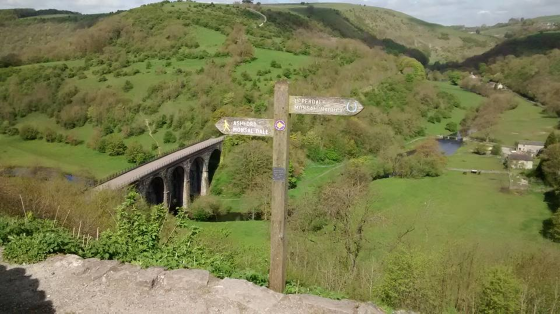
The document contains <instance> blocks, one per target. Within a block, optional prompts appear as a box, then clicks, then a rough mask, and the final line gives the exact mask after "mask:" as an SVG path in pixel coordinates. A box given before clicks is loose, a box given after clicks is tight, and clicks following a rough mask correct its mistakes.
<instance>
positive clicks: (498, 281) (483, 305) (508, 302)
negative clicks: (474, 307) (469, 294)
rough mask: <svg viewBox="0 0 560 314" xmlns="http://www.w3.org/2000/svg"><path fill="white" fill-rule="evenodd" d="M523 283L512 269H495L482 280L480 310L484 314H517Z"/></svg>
mask: <svg viewBox="0 0 560 314" xmlns="http://www.w3.org/2000/svg"><path fill="white" fill-rule="evenodd" d="M520 296H521V283H520V282H519V280H518V279H517V278H516V277H515V275H514V274H513V272H512V271H511V270H510V269H507V268H503V267H495V268H492V269H490V270H489V271H488V272H487V273H486V274H485V275H484V277H483V278H482V289H481V291H480V293H479V296H478V310H479V312H480V313H483V314H506V313H515V312H516V311H517V310H518V309H519V305H520V302H519V301H520Z"/></svg>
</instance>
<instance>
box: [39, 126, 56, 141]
mask: <svg viewBox="0 0 560 314" xmlns="http://www.w3.org/2000/svg"><path fill="white" fill-rule="evenodd" d="M57 135H58V134H57V133H56V131H54V130H53V129H51V128H46V129H45V130H44V131H43V136H44V137H45V141H47V142H48V143H54V142H56V137H57Z"/></svg>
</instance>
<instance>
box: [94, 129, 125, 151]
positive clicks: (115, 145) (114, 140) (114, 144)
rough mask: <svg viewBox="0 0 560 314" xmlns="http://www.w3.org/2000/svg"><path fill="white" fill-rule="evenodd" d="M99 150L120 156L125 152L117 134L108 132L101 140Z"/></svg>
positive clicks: (122, 142) (121, 140)
mask: <svg viewBox="0 0 560 314" xmlns="http://www.w3.org/2000/svg"><path fill="white" fill-rule="evenodd" d="M99 151H100V152H102V153H105V152H106V153H107V154H109V156H121V155H124V154H125V153H126V145H125V144H124V141H123V139H122V137H121V136H120V135H118V134H110V135H108V136H106V137H104V138H103V139H102V140H101V144H100V147H99Z"/></svg>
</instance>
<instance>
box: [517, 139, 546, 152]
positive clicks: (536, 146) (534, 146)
mask: <svg viewBox="0 0 560 314" xmlns="http://www.w3.org/2000/svg"><path fill="white" fill-rule="evenodd" d="M543 148H544V143H543V142H535V141H519V143H518V144H517V151H518V152H523V153H528V154H531V155H536V154H538V153H539V152H540V151H541V150H542V149H543Z"/></svg>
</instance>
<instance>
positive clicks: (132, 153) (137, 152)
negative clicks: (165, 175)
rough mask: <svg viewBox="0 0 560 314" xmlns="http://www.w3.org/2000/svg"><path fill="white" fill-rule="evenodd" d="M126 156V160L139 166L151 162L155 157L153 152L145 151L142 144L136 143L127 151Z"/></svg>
mask: <svg viewBox="0 0 560 314" xmlns="http://www.w3.org/2000/svg"><path fill="white" fill-rule="evenodd" d="M125 156H126V160H127V161H128V162H129V163H133V164H137V165H139V164H141V163H144V162H146V161H148V160H150V159H151V158H152V157H153V154H152V153H151V152H148V151H146V150H144V148H143V147H142V145H141V144H140V143H138V142H134V143H132V144H130V145H129V146H128V148H127V149H126V153H125Z"/></svg>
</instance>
